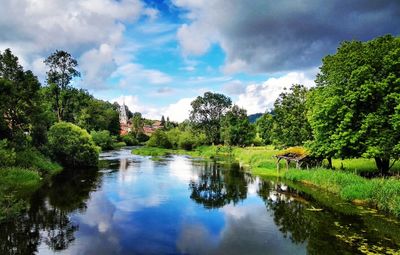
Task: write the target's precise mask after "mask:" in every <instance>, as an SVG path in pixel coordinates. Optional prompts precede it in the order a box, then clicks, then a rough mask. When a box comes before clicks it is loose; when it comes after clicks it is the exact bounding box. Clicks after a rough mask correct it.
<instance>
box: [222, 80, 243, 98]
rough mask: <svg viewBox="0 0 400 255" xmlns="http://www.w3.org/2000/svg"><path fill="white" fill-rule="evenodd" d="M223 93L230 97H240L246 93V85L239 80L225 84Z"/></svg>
mask: <svg viewBox="0 0 400 255" xmlns="http://www.w3.org/2000/svg"><path fill="white" fill-rule="evenodd" d="M222 91H223V92H224V93H226V94H229V95H238V94H241V93H244V92H245V85H244V84H243V82H241V81H239V80H233V81H231V82H227V83H225V84H223V85H222Z"/></svg>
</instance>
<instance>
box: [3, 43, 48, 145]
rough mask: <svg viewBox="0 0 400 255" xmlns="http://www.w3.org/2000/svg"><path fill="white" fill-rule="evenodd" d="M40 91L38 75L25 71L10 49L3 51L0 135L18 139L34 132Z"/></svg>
mask: <svg viewBox="0 0 400 255" xmlns="http://www.w3.org/2000/svg"><path fill="white" fill-rule="evenodd" d="M39 90H40V83H39V81H38V79H37V77H36V76H35V75H33V73H32V72H31V71H29V70H28V71H24V69H23V67H22V66H21V65H20V64H19V62H18V57H16V56H14V55H13V54H12V52H11V50H10V49H6V50H5V51H4V52H3V53H1V52H0V116H1V117H0V119H1V120H0V131H1V132H0V138H10V139H11V140H13V141H15V140H16V139H18V138H21V139H23V138H24V137H25V135H24V133H30V132H31V130H32V120H33V119H34V117H35V115H37V114H40V113H41V108H40V107H38V105H39V102H40V97H39ZM20 142H21V141H19V142H18V143H20Z"/></svg>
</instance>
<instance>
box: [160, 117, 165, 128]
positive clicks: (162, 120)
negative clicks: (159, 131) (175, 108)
mask: <svg viewBox="0 0 400 255" xmlns="http://www.w3.org/2000/svg"><path fill="white" fill-rule="evenodd" d="M161 126H163V127H165V118H164V115H163V116H161Z"/></svg>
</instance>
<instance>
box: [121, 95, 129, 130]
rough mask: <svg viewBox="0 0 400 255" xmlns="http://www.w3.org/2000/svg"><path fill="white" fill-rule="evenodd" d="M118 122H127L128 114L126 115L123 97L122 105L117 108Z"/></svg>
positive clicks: (122, 123)
mask: <svg viewBox="0 0 400 255" xmlns="http://www.w3.org/2000/svg"><path fill="white" fill-rule="evenodd" d="M119 123H120V124H121V125H126V124H128V116H127V115H126V108H125V99H124V101H123V102H122V105H121V107H120V109H119Z"/></svg>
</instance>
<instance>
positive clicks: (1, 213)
mask: <svg viewBox="0 0 400 255" xmlns="http://www.w3.org/2000/svg"><path fill="white" fill-rule="evenodd" d="M41 184H42V181H41V177H40V175H39V173H38V172H37V171H34V170H29V169H25V168H20V167H4V168H0V221H1V220H4V219H6V218H9V217H13V216H15V215H17V214H18V213H20V212H21V211H22V210H23V209H25V208H26V207H27V202H26V199H27V198H28V197H29V196H30V195H31V194H32V193H33V192H35V191H36V190H37V189H38V188H39V187H40V185H41Z"/></svg>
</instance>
